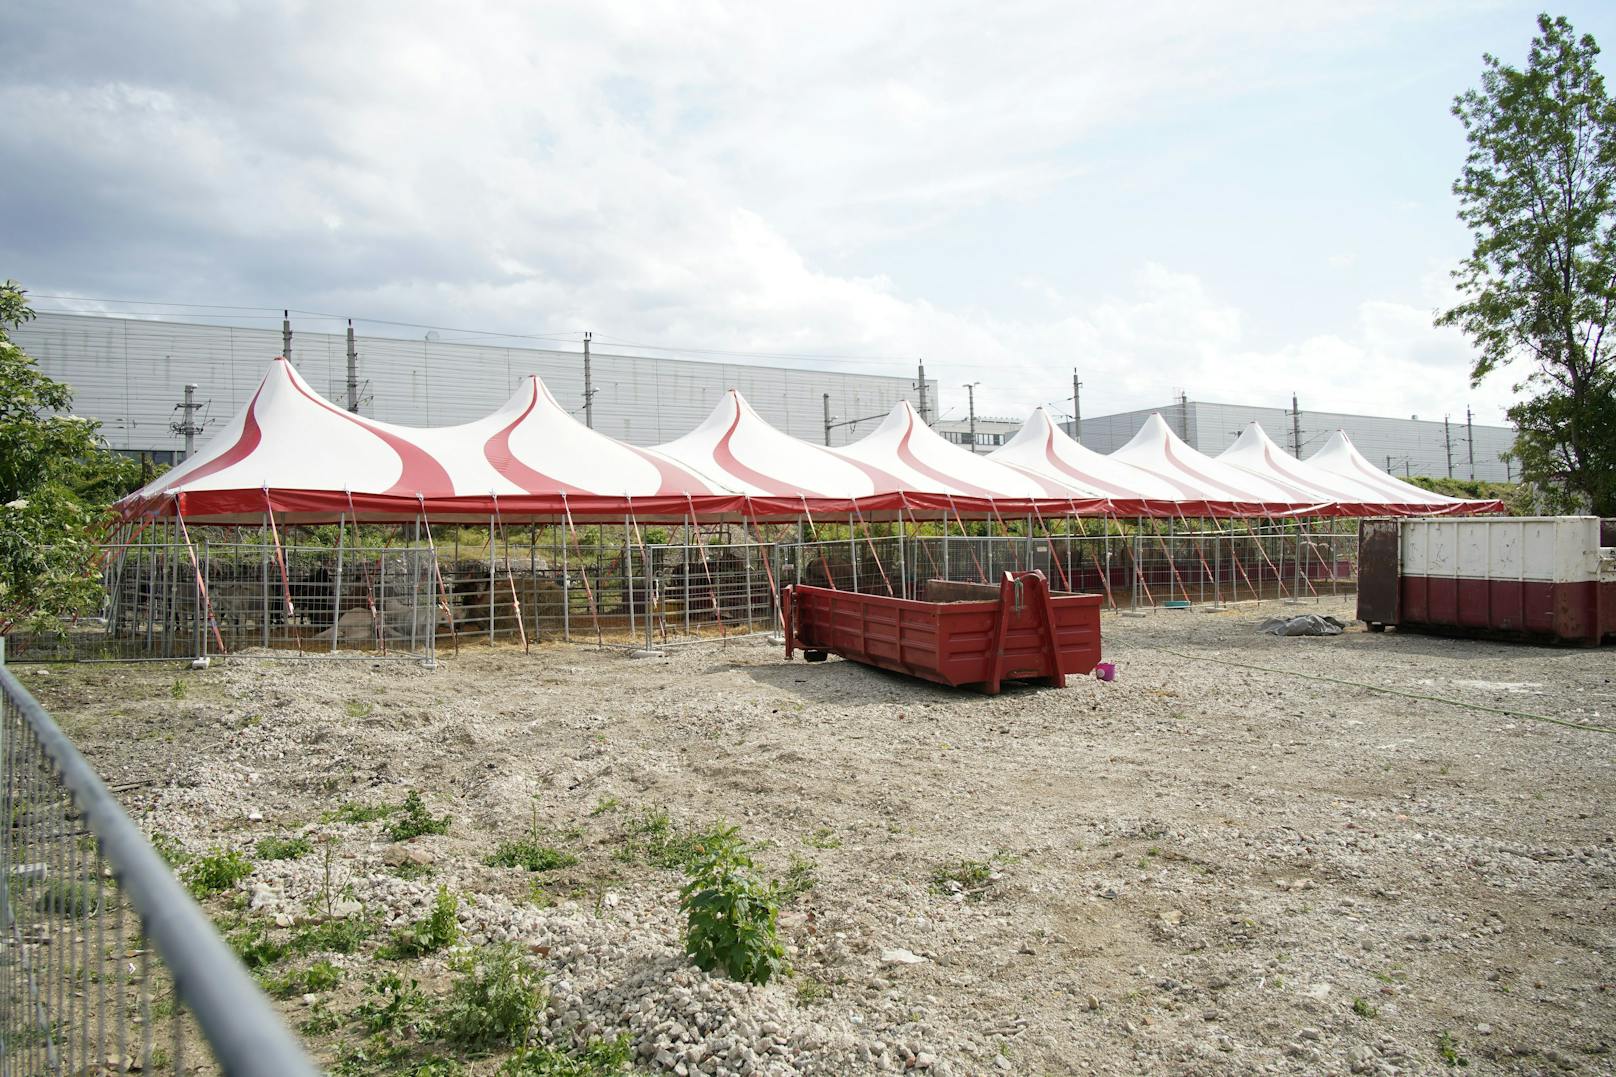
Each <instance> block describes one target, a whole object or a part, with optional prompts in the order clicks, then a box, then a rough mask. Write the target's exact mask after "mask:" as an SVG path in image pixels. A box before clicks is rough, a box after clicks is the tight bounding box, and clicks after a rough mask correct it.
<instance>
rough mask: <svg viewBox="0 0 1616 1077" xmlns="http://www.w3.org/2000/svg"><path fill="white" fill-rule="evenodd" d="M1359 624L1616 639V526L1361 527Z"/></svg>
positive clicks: (1413, 522) (1506, 520) (1434, 522)
mask: <svg viewBox="0 0 1616 1077" xmlns="http://www.w3.org/2000/svg"><path fill="white" fill-rule="evenodd" d="M1358 619H1359V620H1360V621H1364V622H1366V623H1367V624H1368V625H1369V629H1370V631H1374V632H1378V631H1382V630H1384V629H1385V628H1387V627H1394V628H1412V629H1420V630H1423V631H1430V632H1445V633H1451V634H1465V635H1490V636H1509V637H1514V638H1519V639H1540V640H1547V641H1554V642H1560V643H1581V644H1585V645H1588V646H1597V645H1598V644H1599V643H1600V642H1601V641H1605V640H1616V520H1603V521H1601V520H1600V519H1599V518H1598V517H1597V516H1513V517H1512V516H1492V517H1478V518H1475V519H1456V518H1442V519H1399V520H1365V521H1364V522H1363V523H1362V524H1361V525H1360V527H1359V531H1358Z"/></svg>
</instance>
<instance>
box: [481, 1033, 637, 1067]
mask: <svg viewBox="0 0 1616 1077" xmlns="http://www.w3.org/2000/svg"><path fill="white" fill-rule="evenodd" d="M633 1061H634V1047H633V1045H632V1044H631V1043H630V1042H629V1038H628V1037H627V1036H619V1037H617V1039H615V1040H590V1041H589V1043H587V1044H585V1045H584V1046H583V1047H580V1048H576V1049H571V1050H569V1049H567V1048H563V1047H554V1046H551V1045H549V1044H539V1045H537V1046H535V1047H524V1048H522V1049H520V1050H518V1051H517V1052H516V1053H515V1054H513V1055H511V1057H510V1058H508V1059H506V1060H505V1064H504V1065H503V1066H501V1067H500V1068H499V1073H500V1077H617V1074H621V1073H632V1072H633V1071H632V1070H631V1069H630V1065H631V1064H632V1063H633Z"/></svg>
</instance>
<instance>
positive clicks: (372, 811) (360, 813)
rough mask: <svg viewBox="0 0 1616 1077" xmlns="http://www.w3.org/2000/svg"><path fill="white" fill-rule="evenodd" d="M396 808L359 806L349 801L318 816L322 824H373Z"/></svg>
mask: <svg viewBox="0 0 1616 1077" xmlns="http://www.w3.org/2000/svg"><path fill="white" fill-rule="evenodd" d="M397 810H398V808H397V807H396V806H395V805H392V804H361V803H359V802H358V801H355V800H350V801H348V802H346V803H345V804H342V805H340V806H338V807H336V808H333V809H331V810H330V811H328V812H325V813H323V814H322V815H321V816H320V822H322V823H374V822H375V821H376V820H377V819H385V818H387V817H388V816H389V815H392V814H393V813H394V812H395V811H397Z"/></svg>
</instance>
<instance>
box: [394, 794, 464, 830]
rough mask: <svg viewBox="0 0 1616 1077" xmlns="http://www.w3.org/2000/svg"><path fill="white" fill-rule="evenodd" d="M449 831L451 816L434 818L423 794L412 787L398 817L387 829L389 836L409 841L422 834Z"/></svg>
mask: <svg viewBox="0 0 1616 1077" xmlns="http://www.w3.org/2000/svg"><path fill="white" fill-rule="evenodd" d="M448 832H449V817H448V816H447V815H444V816H441V817H439V818H433V816H432V813H431V812H429V811H427V810H426V801H425V800H422V799H421V794H420V793H417V792H415V791H414V790H413V789H412V790H410V792H409V794H408V795H407V796H405V798H404V803H403V805H401V806H400V808H399V810H398V817H397V818H396V819H395V820H394V821H393V825H392V826H391V827H389V828H388V830H387V836H388V837H389V838H391V839H393V840H394V841H408V840H409V839H411V838H414V837H419V836H420V835H422V834H447V833H448Z"/></svg>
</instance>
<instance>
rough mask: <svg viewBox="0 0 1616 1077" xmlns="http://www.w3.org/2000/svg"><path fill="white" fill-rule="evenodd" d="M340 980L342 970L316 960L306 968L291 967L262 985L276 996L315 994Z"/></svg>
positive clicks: (326, 989) (331, 986) (329, 987)
mask: <svg viewBox="0 0 1616 1077" xmlns="http://www.w3.org/2000/svg"><path fill="white" fill-rule="evenodd" d="M341 982H342V970H341V969H339V968H337V966H335V965H333V964H332V963H331V962H329V961H316V962H315V963H314V964H312V965H310V966H309V967H308V968H306V969H293V970H291V971H288V972H286V973H285V974H284V975H281V976H278V977H276V978H275V979H273V980H271V981H269V982H268V983H267V984H265V985H264V987H265V989H266V990H267V991H268V992H269V993H270V994H272V995H274V996H275V997H276V998H295V997H296V996H298V995H317V994H319V993H320V992H321V991H329V990H331V989H332V988H333V987H335V986H337V984H339V983H341Z"/></svg>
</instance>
